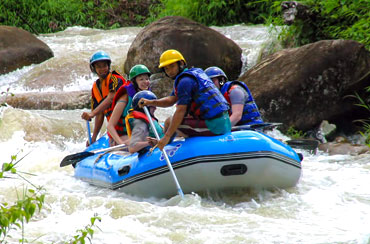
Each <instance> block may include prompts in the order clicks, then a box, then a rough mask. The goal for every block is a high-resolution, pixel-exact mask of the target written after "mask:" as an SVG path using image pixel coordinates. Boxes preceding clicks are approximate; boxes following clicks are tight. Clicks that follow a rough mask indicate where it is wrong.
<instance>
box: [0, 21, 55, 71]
mask: <svg viewBox="0 0 370 244" xmlns="http://www.w3.org/2000/svg"><path fill="white" fill-rule="evenodd" d="M53 56H54V54H53V51H52V50H51V49H50V48H49V46H48V45H46V44H45V43H44V42H42V41H41V40H39V39H37V38H36V37H35V36H34V35H32V34H31V33H30V32H27V31H25V30H22V29H19V28H16V27H12V26H4V25H0V57H1V58H0V74H5V73H8V72H11V71H13V70H16V69H18V68H21V67H23V66H27V65H31V64H39V63H41V62H43V61H45V60H47V59H49V58H51V57H53Z"/></svg>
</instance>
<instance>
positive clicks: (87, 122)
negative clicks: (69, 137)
mask: <svg viewBox="0 0 370 244" xmlns="http://www.w3.org/2000/svg"><path fill="white" fill-rule="evenodd" d="M86 127H87V138H89V145H91V144H92V143H91V130H90V122H89V121H88V120H86Z"/></svg>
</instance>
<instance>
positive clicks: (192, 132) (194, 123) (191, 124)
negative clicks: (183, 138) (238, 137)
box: [178, 117, 216, 137]
mask: <svg viewBox="0 0 370 244" xmlns="http://www.w3.org/2000/svg"><path fill="white" fill-rule="evenodd" d="M178 130H179V131H181V132H182V133H183V134H186V135H187V136H189V137H191V136H215V135H216V134H214V133H212V132H211V131H210V130H209V129H208V127H207V125H206V123H205V121H204V120H199V119H195V118H193V117H186V118H184V120H183V121H182V123H181V125H180V126H179V128H178Z"/></svg>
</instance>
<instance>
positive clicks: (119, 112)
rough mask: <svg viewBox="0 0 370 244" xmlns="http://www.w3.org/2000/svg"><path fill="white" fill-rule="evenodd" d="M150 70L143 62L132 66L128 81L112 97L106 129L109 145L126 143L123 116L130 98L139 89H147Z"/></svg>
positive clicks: (128, 107)
mask: <svg viewBox="0 0 370 244" xmlns="http://www.w3.org/2000/svg"><path fill="white" fill-rule="evenodd" d="M150 75H151V72H150V71H149V69H148V68H147V67H146V66H145V65H143V64H137V65H135V66H133V67H132V68H131V70H130V73H129V81H130V82H129V83H127V84H126V85H125V86H121V87H120V88H119V89H118V91H117V93H116V95H115V96H114V98H113V103H112V107H113V108H114V109H113V113H112V116H111V118H110V120H109V122H108V126H107V130H108V134H109V135H110V137H112V140H110V142H109V144H110V146H115V145H119V144H127V142H128V136H127V130H126V126H125V117H126V115H127V114H128V111H129V109H131V108H132V106H131V104H132V99H133V97H134V95H135V94H136V93H137V92H139V91H144V90H148V89H149V85H150Z"/></svg>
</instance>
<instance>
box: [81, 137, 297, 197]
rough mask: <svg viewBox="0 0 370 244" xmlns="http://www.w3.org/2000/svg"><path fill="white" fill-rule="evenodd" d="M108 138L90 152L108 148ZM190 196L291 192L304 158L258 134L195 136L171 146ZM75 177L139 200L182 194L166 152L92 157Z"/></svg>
mask: <svg viewBox="0 0 370 244" xmlns="http://www.w3.org/2000/svg"><path fill="white" fill-rule="evenodd" d="M108 147H109V144H108V136H107V135H105V136H103V137H102V138H100V139H99V140H98V141H97V142H95V143H94V144H93V145H91V146H90V147H89V148H87V151H90V152H94V151H96V150H98V149H103V148H108ZM165 151H166V152H167V155H168V157H169V159H170V162H171V165H172V167H173V169H174V172H175V174H176V176H177V179H178V182H179V184H180V186H181V188H182V190H183V192H184V193H185V194H187V193H191V192H196V193H202V192H209V191H217V192H219V191H223V190H229V189H240V188H258V189H259V188H276V187H277V188H288V187H292V186H295V185H296V184H297V182H298V180H299V178H300V176H301V161H302V157H301V156H300V155H298V154H297V153H296V152H295V151H294V150H293V149H292V148H291V147H290V146H288V145H286V144H284V143H282V142H280V141H278V140H276V139H274V138H271V137H269V136H267V135H265V134H263V133H261V132H257V131H253V130H243V131H235V132H231V133H228V134H225V135H221V136H214V137H192V138H186V139H183V140H178V141H174V142H172V143H171V144H169V145H167V146H166V147H165ZM74 166H75V177H77V178H79V179H81V180H83V181H87V182H89V183H91V184H93V185H96V186H101V187H106V188H110V189H114V190H120V191H123V192H125V193H127V194H131V195H135V196H139V197H157V198H169V197H172V196H174V195H176V194H177V189H176V185H175V183H174V181H173V178H172V176H171V173H170V171H169V168H168V166H167V163H166V160H165V158H164V155H163V153H162V152H161V151H160V150H159V149H155V150H154V151H153V152H150V151H148V152H145V153H142V154H140V155H139V154H138V153H134V154H129V153H128V152H122V151H109V152H101V153H100V152H97V153H91V156H88V157H85V158H84V159H82V160H81V161H79V162H77V163H76V164H75V165H74Z"/></svg>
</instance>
